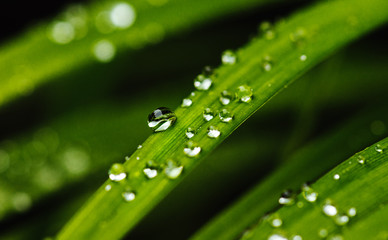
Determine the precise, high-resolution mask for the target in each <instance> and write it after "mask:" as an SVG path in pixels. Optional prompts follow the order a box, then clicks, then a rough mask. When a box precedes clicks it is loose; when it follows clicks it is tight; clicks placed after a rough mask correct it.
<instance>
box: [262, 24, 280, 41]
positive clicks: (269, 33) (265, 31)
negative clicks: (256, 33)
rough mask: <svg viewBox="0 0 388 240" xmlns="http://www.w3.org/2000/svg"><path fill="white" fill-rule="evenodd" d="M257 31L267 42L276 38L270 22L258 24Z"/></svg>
mask: <svg viewBox="0 0 388 240" xmlns="http://www.w3.org/2000/svg"><path fill="white" fill-rule="evenodd" d="M259 30H260V33H261V34H262V36H263V37H264V38H265V39H267V40H271V39H274V38H275V36H276V35H275V30H274V27H273V25H272V24H271V23H270V22H267V21H264V22H262V23H261V24H260V27H259Z"/></svg>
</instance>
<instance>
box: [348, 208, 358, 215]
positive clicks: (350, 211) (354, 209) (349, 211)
mask: <svg viewBox="0 0 388 240" xmlns="http://www.w3.org/2000/svg"><path fill="white" fill-rule="evenodd" d="M356 214H357V209H356V208H354V207H352V208H349V210H348V216H349V217H354V216H356Z"/></svg>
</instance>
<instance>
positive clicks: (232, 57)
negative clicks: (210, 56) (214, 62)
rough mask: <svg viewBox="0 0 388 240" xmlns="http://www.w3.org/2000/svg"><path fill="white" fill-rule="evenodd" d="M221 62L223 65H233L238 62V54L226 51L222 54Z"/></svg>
mask: <svg viewBox="0 0 388 240" xmlns="http://www.w3.org/2000/svg"><path fill="white" fill-rule="evenodd" d="M221 61H222V63H223V64H229V65H233V64H235V63H236V62H237V56H236V53H234V52H233V51H232V50H226V51H224V52H223V53H222V56H221Z"/></svg>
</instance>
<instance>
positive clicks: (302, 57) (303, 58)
mask: <svg viewBox="0 0 388 240" xmlns="http://www.w3.org/2000/svg"><path fill="white" fill-rule="evenodd" d="M299 60H300V61H302V62H304V61H306V60H307V56H306V55H304V54H303V55H300V57H299Z"/></svg>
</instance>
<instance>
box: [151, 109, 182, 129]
mask: <svg viewBox="0 0 388 240" xmlns="http://www.w3.org/2000/svg"><path fill="white" fill-rule="evenodd" d="M175 121H176V116H175V113H174V112H173V111H171V110H170V109H168V108H166V107H160V108H157V109H155V110H154V111H153V112H152V113H151V114H150V115H148V127H150V128H151V129H152V130H153V131H154V132H162V131H166V130H167V129H168V128H169V127H170V126H172V125H173V124H174V123H175Z"/></svg>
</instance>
